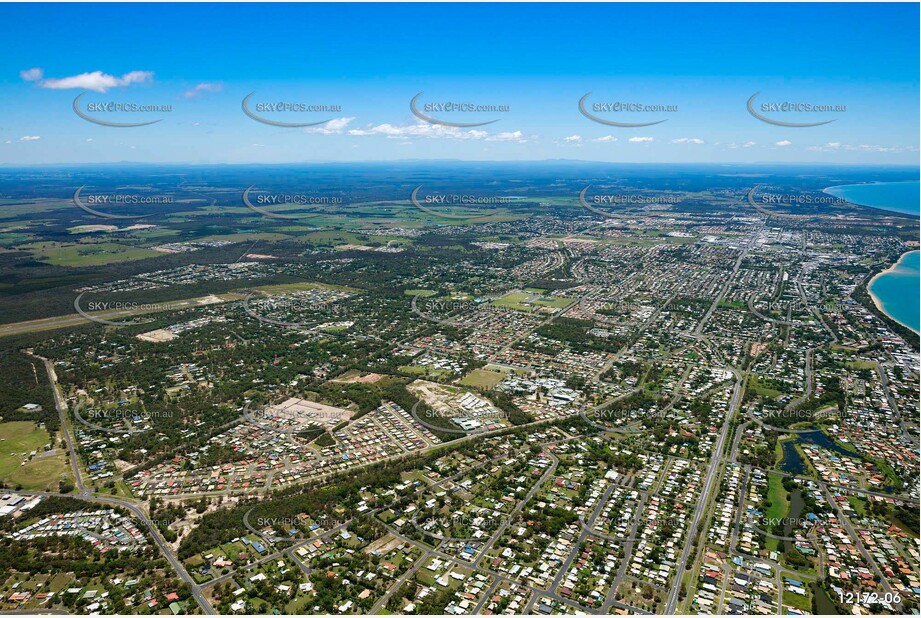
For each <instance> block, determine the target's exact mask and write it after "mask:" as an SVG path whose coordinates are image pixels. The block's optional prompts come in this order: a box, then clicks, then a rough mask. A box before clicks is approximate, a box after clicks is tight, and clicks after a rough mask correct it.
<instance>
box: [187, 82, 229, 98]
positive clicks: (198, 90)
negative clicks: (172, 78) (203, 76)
mask: <svg viewBox="0 0 921 618" xmlns="http://www.w3.org/2000/svg"><path fill="white" fill-rule="evenodd" d="M223 87H224V86H223V85H222V84H219V83H217V82H201V83H200V84H198V85H196V86H195V87H194V88H189V89H188V90H186V91H185V92H184V93H183V95H184V96H185V97H187V98H189V99H191V98H194V97H197V96H199V95H202V94H205V93H207V92H220V91H221V89H222V88H223Z"/></svg>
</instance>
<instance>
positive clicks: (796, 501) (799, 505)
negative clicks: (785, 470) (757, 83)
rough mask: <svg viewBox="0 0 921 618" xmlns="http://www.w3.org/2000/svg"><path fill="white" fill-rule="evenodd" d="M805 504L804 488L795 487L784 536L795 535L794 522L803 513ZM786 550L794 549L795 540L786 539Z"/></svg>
mask: <svg viewBox="0 0 921 618" xmlns="http://www.w3.org/2000/svg"><path fill="white" fill-rule="evenodd" d="M804 506H806V502H805V501H804V500H803V492H802V490H800V489H794V490H793V493H791V494H790V510H789V511H788V512H787V521H786V522H784V525H783V535H784V536H786V537H791V536H793V522H794V521H795V520H798V519H799V517H800V515H802V514H803V507H804ZM784 551H785V552H792V551H793V541H784Z"/></svg>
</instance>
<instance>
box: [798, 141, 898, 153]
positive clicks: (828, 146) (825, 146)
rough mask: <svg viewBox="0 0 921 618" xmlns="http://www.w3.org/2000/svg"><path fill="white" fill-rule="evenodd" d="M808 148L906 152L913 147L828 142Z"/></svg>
mask: <svg viewBox="0 0 921 618" xmlns="http://www.w3.org/2000/svg"><path fill="white" fill-rule="evenodd" d="M806 150H808V151H810V152H841V151H847V152H904V151H909V152H910V151H911V150H912V148H903V147H899V146H881V145H879V144H857V145H854V144H842V143H841V142H827V143H825V144H822V145H821V146H809V147H808V148H806Z"/></svg>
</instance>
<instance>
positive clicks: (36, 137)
mask: <svg viewBox="0 0 921 618" xmlns="http://www.w3.org/2000/svg"><path fill="white" fill-rule="evenodd" d="M41 138H42V136H41V135H23V136H22V137H20V138H19V141H20V142H37V141H38V140H40V139H41Z"/></svg>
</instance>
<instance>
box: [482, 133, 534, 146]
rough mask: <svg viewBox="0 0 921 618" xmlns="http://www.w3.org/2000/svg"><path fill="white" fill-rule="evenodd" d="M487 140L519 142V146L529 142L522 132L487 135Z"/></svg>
mask: <svg viewBox="0 0 921 618" xmlns="http://www.w3.org/2000/svg"><path fill="white" fill-rule="evenodd" d="M485 139H486V141H487V142H518V143H519V144H524V143H525V142H527V141H528V140H527V138H526V137H525V136H524V133H522V132H521V131H503V132H502V133H496V134H495V135H487V136H486V138H485Z"/></svg>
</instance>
